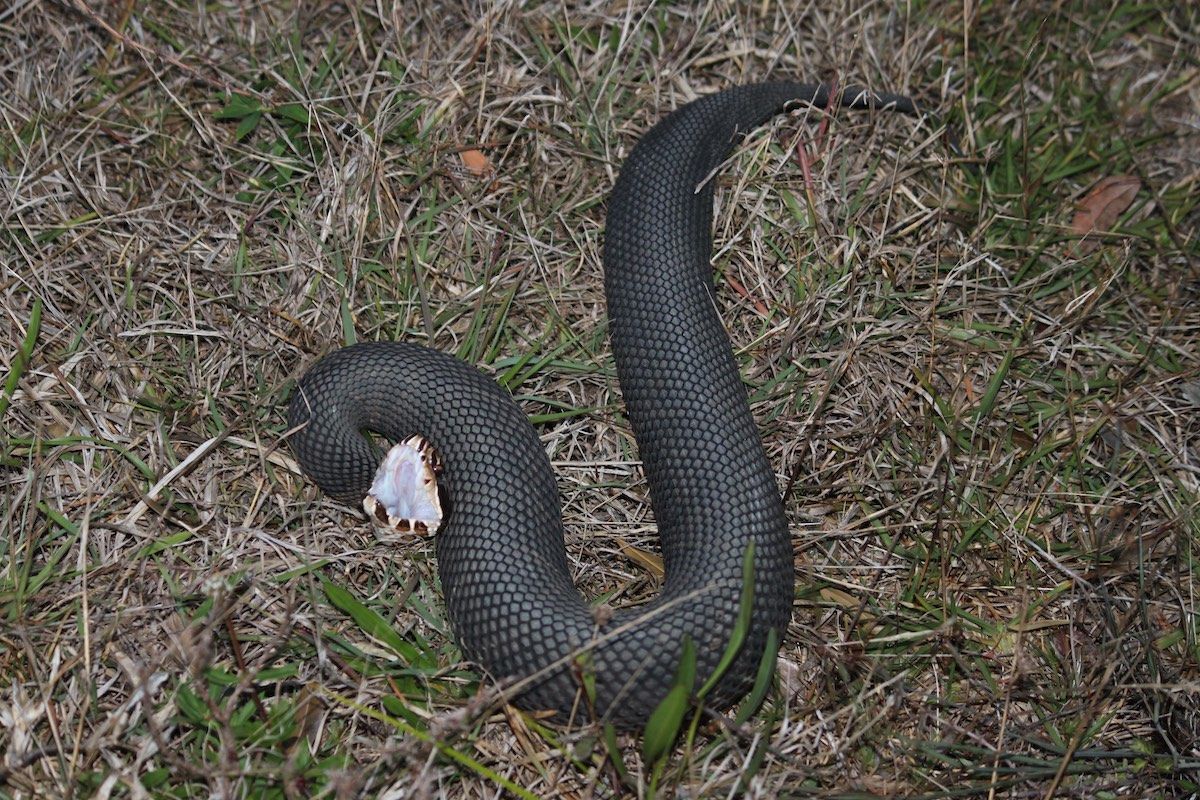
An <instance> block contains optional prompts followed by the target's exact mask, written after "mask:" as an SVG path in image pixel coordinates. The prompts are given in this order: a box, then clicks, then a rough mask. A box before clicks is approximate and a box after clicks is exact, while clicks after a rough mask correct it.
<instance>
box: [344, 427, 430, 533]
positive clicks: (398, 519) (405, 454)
mask: <svg viewBox="0 0 1200 800" xmlns="http://www.w3.org/2000/svg"><path fill="white" fill-rule="evenodd" d="M439 472H441V459H440V458H439V457H438V454H437V451H435V450H434V449H433V445H431V444H430V443H429V440H427V439H426V438H425V437H424V436H419V435H418V436H410V437H409V438H407V439H405V440H404V441H403V442H400V443H399V444H397V445H394V446H393V447H392V448H391V449H390V450H388V452H387V455H386V456H384V459H383V462H382V463H380V465H379V469H377V470H376V471H375V481H374V482H373V483H372V484H371V490H370V491H369V492H368V493H367V496H366V497H364V498H363V510H364V511H366V512H367V516H368V517H370V518H371V521H372V522H374V523H375V525H377V526H378V527H380V528H383V529H385V530H388V531H392V532H396V533H415V534H418V535H421V536H433V535H434V534H435V533H437V532H438V529H439V528H440V527H441V525H442V516H443V514H442V505H441V502H440V500H439V497H438V485H437V475H438V473H439Z"/></svg>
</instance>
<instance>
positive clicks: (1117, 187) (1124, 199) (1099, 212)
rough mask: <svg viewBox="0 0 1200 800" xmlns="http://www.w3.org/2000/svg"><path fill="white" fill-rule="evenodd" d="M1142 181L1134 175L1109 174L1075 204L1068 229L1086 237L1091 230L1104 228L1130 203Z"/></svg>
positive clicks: (1108, 227) (1110, 225)
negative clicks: (1073, 215)
mask: <svg viewBox="0 0 1200 800" xmlns="http://www.w3.org/2000/svg"><path fill="white" fill-rule="evenodd" d="M1141 188H1142V182H1141V181H1140V180H1138V179H1137V177H1136V176H1134V175H1110V176H1109V177H1107V178H1104V179H1103V180H1101V181H1100V182H1099V183H1097V184H1096V185H1095V186H1093V187H1092V190H1091V191H1090V192H1088V193H1087V194H1086V195H1085V196H1084V198H1083V199H1082V200H1080V201H1079V204H1078V205H1077V206H1076V211H1075V219H1073V220H1071V232H1072V233H1074V234H1075V235H1077V236H1087V235H1088V234H1089V233H1091V232H1093V231H1107V230H1109V229H1110V228H1112V226H1113V224H1114V223H1116V221H1117V218H1118V217H1120V216H1121V214H1122V213H1123V212H1124V211H1125V209H1127V208H1129V206H1130V205H1131V204H1132V203H1133V198H1134V197H1136V196H1137V193H1138V190H1139V189H1141Z"/></svg>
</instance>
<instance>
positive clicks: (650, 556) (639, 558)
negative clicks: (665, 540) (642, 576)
mask: <svg viewBox="0 0 1200 800" xmlns="http://www.w3.org/2000/svg"><path fill="white" fill-rule="evenodd" d="M621 552H622V553H624V554H625V557H626V558H628V559H629V560H630V561H634V562H637V563H638V564H641V566H642V569H644V570H646V571H647V572H649V573H650V574H651V575H653V576H654V577H655V578H658V579H659V580H662V578H663V576H664V575H666V574H667V572H666V570H664V569H663V562H662V557H661V556H656V555H655V554H654V553H651V552H648V551H646V550H643V549H642V548H640V547H634V546H633V545H631V544H629V543H627V542H621Z"/></svg>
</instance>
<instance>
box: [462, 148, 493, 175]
mask: <svg viewBox="0 0 1200 800" xmlns="http://www.w3.org/2000/svg"><path fill="white" fill-rule="evenodd" d="M458 157H459V158H461V159H462V163H463V166H464V167H466V168H467V171H468V172H470V173H471V174H472V175H489V174H491V172H492V162H491V161H488V157H487V156H485V155H484V154H483V151H482V150H463V151H462V152H461V153H459V154H458Z"/></svg>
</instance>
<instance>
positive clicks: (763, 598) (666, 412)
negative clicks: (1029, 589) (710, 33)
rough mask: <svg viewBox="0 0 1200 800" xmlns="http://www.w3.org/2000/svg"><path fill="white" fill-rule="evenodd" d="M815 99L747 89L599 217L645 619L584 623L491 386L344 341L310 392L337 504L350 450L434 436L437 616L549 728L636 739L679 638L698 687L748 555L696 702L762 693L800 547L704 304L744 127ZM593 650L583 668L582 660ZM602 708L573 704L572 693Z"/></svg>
mask: <svg viewBox="0 0 1200 800" xmlns="http://www.w3.org/2000/svg"><path fill="white" fill-rule="evenodd" d="M839 99H840V101H841V103H842V104H843V105H846V106H849V107H852V108H874V107H882V106H885V105H886V106H889V107H891V108H893V109H895V110H899V111H904V112H908V113H913V112H914V111H915V108H914V106H913V104H912V102H911V101H910V100H908V99H907V98H904V97H901V96H898V95H892V94H875V93H871V92H868V91H866V90H863V89H860V88H858V87H849V88H846V89H844V90H842V91H841V93H840V98H839ZM793 101H803V102H805V103H809V104H811V105H814V106H817V107H824V106H826V105H827V104H828V103H829V101H830V92H829V89H828V87H827V86H824V85H813V84H798V83H789V82H773V83H760V84H751V85H745V86H738V87H734V88H731V89H728V90H726V91H722V92H719V93H717V94H712V95H708V96H705V97H702V98H700V99H698V100H696V101H694V102H691V103H688V104H687V105H685V106H683V107H681V108H679V109H678V110H676V111H675V112H674V113H672V114H670V115H669V116H667V117H665V118H664V119H663V120H662V121H661V122H660V123H659V124H657V125H655V126H654V127H653V128H652V129H651V130H650V131H649V132H648V133H647V134H646V135H645V136H644V137H643V138H642V140H641V142H639V143H638V145H637V146H636V147H635V148H634V149H633V151H632V153H631V154H630V155H629V158H628V160H627V162H626V163H625V165H624V166H623V168H622V169H621V172H620V177H619V179H618V180H617V183H616V186H615V187H614V189H613V192H612V196H611V199H610V202H609V206H608V217H607V225H606V232H605V241H604V259H603V260H604V286H605V294H606V298H607V304H608V316H609V326H610V334H611V339H612V349H613V356H614V359H615V361H616V364H617V372H618V377H619V379H620V384H621V391H622V394H623V395H624V399H625V403H626V405H627V408H628V416H629V419H630V422H631V423H632V426H633V431H634V434H635V436H636V438H637V443H638V450H639V452H640V455H641V458H642V460H643V462H644V469H645V473H646V479H647V482H648V484H649V491H650V499H651V503H652V507H653V510H654V515H655V518H656V519H657V522H658V527H659V534H660V537H661V540H662V553H663V562H664V566H665V570H666V578H665V583H664V587H663V590H662V592H661V594H660V595H659V597H658V598H657V599H655V600H653V601H652V602H649V603H646V604H643V605H640V606H637V607H634V608H623V609H619V610H617V611H615V612H614V613H612V614H611V615H601V614H595V613H593V610H592V609H591V608H589V606H588V604H587V602H585V600H584V598H583V597H582V595H581V594H580V592H579V591H578V590H577V589H576V587H575V586H574V584H573V582H572V579H571V570H570V568H569V566H568V563H567V554H566V549H565V546H564V536H563V526H562V521H561V516H560V510H559V508H560V507H559V494H558V489H557V486H556V483H555V478H554V473H553V471H552V470H551V466H550V461H549V459H548V457H547V455H546V452H545V449H544V448H543V446H542V443H541V442H540V441H539V438H538V435H537V433H536V431H535V430H534V428H533V427H532V426H531V424H530V423H529V421H528V420H527V419H526V417H525V414H524V413H523V412H522V410H521V408H520V407H519V406H518V405H517V404H516V403H515V402H514V400H513V399H512V397H511V396H510V395H509V394H508V392H507V391H505V390H504V389H503V388H501V387H500V386H498V385H497V384H496V383H495V382H494V381H493V380H492V379H491V378H489V377H488V376H487V375H485V374H484V373H483V372H481V371H479V370H478V369H476V368H475V367H473V366H470V365H468V364H466V363H464V362H462V361H459V360H457V359H455V358H453V357H451V356H448V355H445V354H443V353H440V352H437V351H434V350H431V349H428V348H425V347H422V346H419V345H416V344H410V343H404V342H376V343H366V344H358V345H352V346H350V347H346V348H343V349H341V350H337V351H334V352H333V353H331V354H330V355H328V356H326V357H325V358H323V359H321V360H320V361H319V362H318V363H317V364H316V365H314V366H313V367H312V368H311V369H310V370H309V371H308V372H307V373H306V374H305V375H304V377H303V378H302V379H301V380H300V382H299V384H298V387H297V390H296V391H295V392H294V394H293V397H292V402H291V405H290V409H289V423H290V425H291V426H292V427H293V428H296V429H297V430H296V432H295V433H294V434H293V435H292V437H291V439H290V444H291V447H292V450H293V452H294V453H295V454H296V457H297V459H298V460H299V462H300V464H301V466H302V468H303V470H304V472H305V473H306V474H307V475H308V476H309V477H311V478H312V479H313V480H314V481H315V482H316V483H317V484H318V485H319V486H320V487H321V489H323V490H324V491H325V492H326V493H327V494H329V495H330V496H332V497H334V498H336V499H338V500H342V501H345V502H347V503H358V502H360V501H361V500H362V498H363V495H364V493H365V492H366V491H367V489H368V487H369V486H370V485H371V481H372V477H373V475H374V473H375V469H376V466H377V465H378V464H379V459H380V456H379V455H378V453H377V452H376V451H375V448H373V447H372V445H371V444H370V442H369V441H368V440H367V439H366V438H364V436H363V435H362V434H361V433H360V431H362V430H369V431H374V432H376V433H378V434H380V435H382V436H384V437H386V438H388V439H390V440H393V441H400V440H403V439H405V438H406V437H408V436H409V435H411V434H413V433H420V434H422V435H424V436H425V437H426V438H427V439H428V441H429V442H431V443H432V445H433V447H434V448H435V449H436V450H437V452H438V454H439V455H440V457H441V461H442V464H443V466H442V473H441V477H440V485H441V487H442V491H443V492H444V494H445V496H446V497H447V505H448V511H447V517H446V522H445V524H444V526H443V528H442V531H441V533H440V534H439V535H438V539H437V558H438V572H439V575H440V578H441V584H442V590H443V592H444V595H445V602H446V610H447V613H448V615H449V619H450V621H451V624H452V626H453V629H454V632H455V635H456V637H457V639H458V641H459V644H460V646H461V647H462V650H463V652H464V654H465V655H466V656H467V657H468V658H470V659H472V660H474V661H476V662H478V663H479V664H481V665H483V666H484V667H485V668H486V669H487V670H488V671H489V673H490V674H491V675H492V676H494V677H495V678H497V679H512V678H516V679H520V678H529V677H530V676H533V677H532V679H531V680H528V681H526V682H524V683H523V684H522V687H523V688H522V689H521V691H520V693H519V695H518V696H517V698H516V702H517V703H518V704H519V705H520V706H522V707H525V708H529V709H552V710H555V711H557V712H558V713H559V717H560V718H566V717H567V715H569V714H572V713H574V714H575V718H576V719H577V720H579V719H584V718H587V717H588V716H595V717H597V718H599V719H601V720H603V721H605V722H611V723H613V724H614V725H616V726H617V727H618V728H623V729H631V728H637V727H639V726H641V725H643V724H644V723H645V721H646V719H647V718H648V716H649V715H650V713H651V712H652V711H653V710H654V708H655V707H656V706H657V704H658V703H659V702H660V700H661V699H662V698H663V697H664V696H665V695H666V694H667V692H668V691H669V690H670V688H671V686H672V682H673V680H674V676H675V673H676V669H677V666H678V664H679V661H680V655H681V652H682V647H683V642H684V640H685V638H689V639H690V640H691V642H692V644H693V645H694V646H695V652H696V665H697V674H698V679H697V684H696V685H697V686H698V685H699V683H700V682H702V681H704V680H705V678H706V677H707V676H708V675H709V674H710V673H711V672H712V670H713V669H714V668H715V667H716V665H717V663H718V661H719V659H720V658H721V656H722V654H723V652H724V651H725V649H726V646H727V643H728V641H729V638H730V635H731V631H732V630H733V629H734V626H735V621H736V619H737V616H738V610H739V605H740V600H741V598H742V592H743V562H744V560H745V555H746V553H747V548H748V546H749V545H750V543H751V542H753V595H752V599H753V605H752V611H751V624H750V626H749V629H748V630H747V631H746V636H745V640H744V642H743V644H742V646H741V648H740V651H739V652H738V655H737V657H736V659H735V660H734V661H733V663H732V664H731V665H730V666H729V668H728V670H727V671H726V672H725V673H724V674H723V677H722V678H721V680H720V681H719V682H718V683H717V684H716V686H715V688H714V689H713V690H712V692H710V693H709V695H708V696H707V697H706V698H705V700H706V702H707V703H709V704H711V705H713V706H717V707H719V706H722V705H728V704H729V703H731V702H733V701H734V700H736V699H737V698H738V697H740V696H741V695H742V694H744V693H745V692H746V691H747V689H748V687H749V685H750V682H751V681H752V680H753V677H754V675H755V672H756V670H757V668H758V664H759V662H760V661H761V659H762V656H763V650H764V647H765V645H766V642H767V641H768V632H769V631H771V630H774V631H776V633H777V634H778V635H779V637H780V638H781V639H782V636H783V634H784V632H785V630H786V628H787V625H788V621H789V618H790V613H791V606H792V598H793V591H794V585H795V572H794V568H793V558H792V546H791V540H790V536H789V532H788V527H787V523H786V521H785V519H784V511H783V506H782V503H781V500H780V496H779V490H778V487H777V485H776V482H775V476H774V473H773V472H772V469H771V465H770V463H769V462H768V460H767V457H766V455H765V453H764V451H763V448H762V443H761V441H760V439H759V435H758V431H757V429H756V427H755V423H754V420H753V418H752V417H751V414H750V407H749V403H748V401H747V393H746V388H745V387H744V386H743V384H742V381H741V378H740V377H739V374H738V370H737V365H736V363H735V361H734V357H733V352H732V349H731V346H730V341H729V337H728V336H727V335H726V333H725V330H724V328H723V326H722V324H721V320H720V318H719V317H718V315H717V311H716V306H715V303H714V299H713V279H712V269H711V265H710V263H709V260H710V256H711V253H712V231H711V227H712V205H713V181H712V180H711V176H712V173H713V172H714V171H715V170H716V169H717V168H718V167H719V166H720V165H721V163H722V161H724V159H725V158H726V157H727V156H728V155H729V153H730V151H731V150H732V148H733V147H734V145H736V144H737V142H738V141H739V140H740V137H741V136H742V135H743V134H744V133H745V132H746V131H747V130H749V129H751V128H753V127H755V126H757V125H759V124H761V123H762V122H764V121H765V120H766V119H768V118H769V117H771V116H772V115H774V114H776V113H778V112H779V111H781V110H782V109H783V108H784V107H785V106H786V105H787V104H788V103H790V102H793ZM581 653H586V654H587V655H586V657H585V658H584V659H583V660H581V659H580V658H579V655H580V654H581ZM584 671H586V672H587V673H588V674H589V675H590V677H592V678H593V679H594V687H595V689H594V696H593V697H591V698H590V699H589V700H581V699H580V692H579V687H580V678H581V675H582V674H583V672H584Z"/></svg>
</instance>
